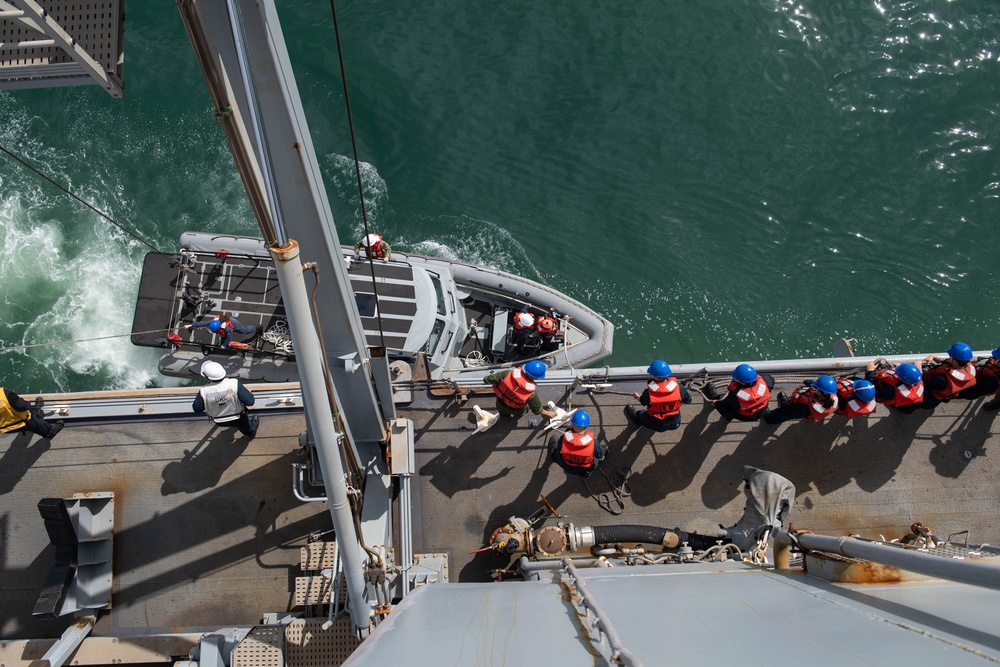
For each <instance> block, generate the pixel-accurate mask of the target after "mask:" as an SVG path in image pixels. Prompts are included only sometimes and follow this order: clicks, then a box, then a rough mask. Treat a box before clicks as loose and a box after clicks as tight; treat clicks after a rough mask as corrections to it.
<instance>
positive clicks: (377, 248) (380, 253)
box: [365, 234, 385, 259]
mask: <svg viewBox="0 0 1000 667" xmlns="http://www.w3.org/2000/svg"><path fill="white" fill-rule="evenodd" d="M372 236H374V237H375V242H374V243H372V244H371V245H366V246H365V253H366V254H367V255H368V256H369V257H374V258H375V259H382V258H383V257H385V251H384V250H382V237H381V236H379V235H378V234H369V235H368V236H366V237H365V241H367V240H368V238H369V237H372Z"/></svg>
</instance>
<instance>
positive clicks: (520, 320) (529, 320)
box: [514, 312, 535, 331]
mask: <svg viewBox="0 0 1000 667" xmlns="http://www.w3.org/2000/svg"><path fill="white" fill-rule="evenodd" d="M534 328H535V316H534V315H532V314H531V313H524V312H521V313H517V314H516V315H514V331H524V330H525V329H534Z"/></svg>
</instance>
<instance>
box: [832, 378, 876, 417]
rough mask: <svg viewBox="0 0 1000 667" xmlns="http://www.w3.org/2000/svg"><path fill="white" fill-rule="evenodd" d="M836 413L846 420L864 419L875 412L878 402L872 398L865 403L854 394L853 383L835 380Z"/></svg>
mask: <svg viewBox="0 0 1000 667" xmlns="http://www.w3.org/2000/svg"><path fill="white" fill-rule="evenodd" d="M837 403H838V404H839V405H838V407H837V413H838V414H841V415H844V416H845V417H847V418H848V419H853V418H854V417H864V416H865V415H870V414H872V413H873V412H875V407H876V406H877V405H878V402H877V401H876V400H875V399H874V398H873V399H872V400H870V401H868V402H867V403H866V402H864V401H862V400H861V399H860V398H858V396H857V394H855V393H854V382H852V381H851V380H848V379H847V378H840V379H839V380H837Z"/></svg>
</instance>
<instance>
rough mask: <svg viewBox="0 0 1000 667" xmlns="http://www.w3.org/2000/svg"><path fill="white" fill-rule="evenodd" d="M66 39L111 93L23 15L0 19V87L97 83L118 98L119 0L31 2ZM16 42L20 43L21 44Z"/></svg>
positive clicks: (121, 2)
mask: <svg viewBox="0 0 1000 667" xmlns="http://www.w3.org/2000/svg"><path fill="white" fill-rule="evenodd" d="M36 2H37V4H38V6H39V7H41V9H42V10H43V11H44V12H45V15H46V17H48V18H50V19H52V20H53V21H55V23H57V24H58V25H59V27H60V28H61V29H62V30H63V31H65V33H66V34H68V35H69V37H70V38H72V40H73V43H74V44H75V46H76V47H78V48H79V49H82V50H83V51H84V52H86V55H87V56H89V57H90V58H91V59H92V60H93V61H95V62H96V63H97V65H99V66H100V67H101V68H102V69H103V70H104V72H105V73H106V76H108V77H109V78H110V79H111V80H112V81H113V82H114V84H115V85H116V86H117V89H116V90H115V89H113V87H112V88H109V87H108V86H107V85H105V83H104V82H102V81H100V80H98V79H96V78H92V76H91V74H90V73H89V71H88V70H87V69H86V68H84V67H83V66H82V65H81V64H80V63H78V62H77V61H76V60H75V59H74V58H73V57H72V56H71V55H70V54H69V53H67V52H66V51H65V50H64V49H63V48H62V47H61V46H60V45H59V43H58V42H57V43H55V44H47V43H45V42H51V41H52V40H51V39H50V38H49V37H48V35H47V34H45V33H44V32H43V31H41V30H37V29H35V27H33V25H32V24H34V25H35V26H38V23H37V22H36V19H34V18H32V17H31V16H30V15H26V16H25V17H24V20H19V19H17V18H2V19H0V88H39V87H49V86H67V85H80V84H89V83H97V84H98V85H102V86H103V87H105V88H106V89H108V92H111V93H112V94H113V95H115V96H116V97H119V96H120V95H121V88H122V85H123V84H122V61H123V50H124V37H125V7H124V0H36ZM22 44H24V45H23V46H22Z"/></svg>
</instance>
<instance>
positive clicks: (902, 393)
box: [865, 361, 924, 414]
mask: <svg viewBox="0 0 1000 667" xmlns="http://www.w3.org/2000/svg"><path fill="white" fill-rule="evenodd" d="M919 363H920V362H917V364H919ZM865 379H866V380H868V381H869V382H871V383H872V384H873V385H875V400H876V401H877V402H879V403H881V404H883V405H887V406H889V407H891V408H893V409H895V410H899V411H900V412H902V413H904V414H910V413H912V412H914V411H916V410H919V409H920V408H921V407H922V406H923V401H924V380H923V375H922V373H921V372H920V368H919V366H918V365H916V364H897V365H895V366H893V367H892V368H891V369H890V368H877V367H876V364H875V362H874V361H869V362H868V365H867V366H865Z"/></svg>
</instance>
